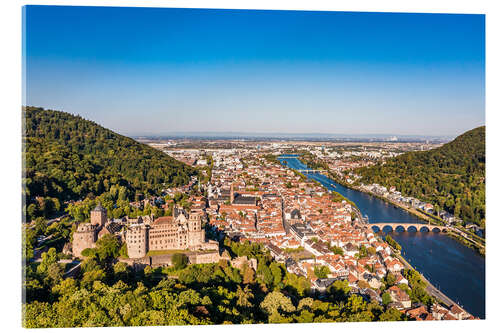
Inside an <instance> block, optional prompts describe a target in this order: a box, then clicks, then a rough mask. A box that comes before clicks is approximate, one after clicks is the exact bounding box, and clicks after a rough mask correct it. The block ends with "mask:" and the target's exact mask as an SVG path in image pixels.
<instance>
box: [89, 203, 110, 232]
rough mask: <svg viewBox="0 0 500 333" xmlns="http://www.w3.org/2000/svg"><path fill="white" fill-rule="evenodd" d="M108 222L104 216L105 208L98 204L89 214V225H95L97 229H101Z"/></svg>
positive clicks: (105, 215)
mask: <svg viewBox="0 0 500 333" xmlns="http://www.w3.org/2000/svg"><path fill="white" fill-rule="evenodd" d="M107 221H108V217H107V214H106V208H104V207H103V206H101V204H98V205H97V206H96V207H95V208H94V209H93V210H92V211H91V212H90V224H92V225H96V226H98V227H103V226H104V225H105V224H106V222H107Z"/></svg>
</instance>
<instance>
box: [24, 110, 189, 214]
mask: <svg viewBox="0 0 500 333" xmlns="http://www.w3.org/2000/svg"><path fill="white" fill-rule="evenodd" d="M24 112H25V130H26V132H25V136H24V137H23V140H24V144H25V153H24V157H25V174H24V175H23V184H25V186H23V187H24V188H23V190H24V194H25V198H26V204H25V205H24V209H25V211H26V214H27V216H26V217H27V220H28V221H29V220H31V219H32V218H34V217H37V216H46V217H47V216H50V214H52V213H53V212H55V211H59V210H61V208H63V205H64V202H65V201H68V200H78V199H83V198H85V197H86V196H87V195H89V194H93V195H100V194H101V193H104V192H106V191H109V189H110V187H111V186H112V185H115V184H116V185H120V186H124V187H126V188H127V189H128V191H127V196H128V197H129V199H131V200H134V199H135V197H136V195H138V194H139V193H141V194H144V195H146V196H147V195H148V194H150V195H151V194H159V193H160V191H161V190H162V189H163V188H165V187H170V186H178V185H183V184H186V183H187V182H188V181H189V176H190V175H193V174H195V170H194V169H193V168H191V167H189V166H187V165H185V164H183V163H181V162H178V161H176V160H175V159H173V158H171V157H169V156H168V155H166V154H164V153H162V152H160V151H158V150H156V149H154V148H151V147H149V146H147V145H144V144H141V143H138V142H136V141H134V140H132V139H130V138H127V137H125V136H122V135H119V134H116V133H114V132H112V131H110V130H108V129H106V128H103V127H102V126H99V125H97V124H96V123H94V122H92V121H88V120H85V119H83V118H81V117H79V116H74V115H71V114H69V113H65V112H60V111H52V110H44V109H42V108H35V107H26V108H24Z"/></svg>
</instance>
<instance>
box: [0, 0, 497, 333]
mask: <svg viewBox="0 0 500 333" xmlns="http://www.w3.org/2000/svg"><path fill="white" fill-rule="evenodd" d="M497 3H498V1H494V0H492V1H482V0H469V1H460V0H454V1H453V0H450V1H448V0H447V1H444V0H413V1H401V0H400V1H398V0H376V1H374V0H371V1H370V0H364V1H361V0H351V1H332V0H330V1H327V0H321V1H320V0H288V1H283V0H265V1H262V0H254V1H239V0H233V1H222V0H219V1H217V0H205V1H203V0H196V1H195V0H191V1H183V0H177V1H159V0H149V1H148V0H143V1H131V0H129V1H126V0H122V1H118V0H114V1H113V0H101V1H96V0H93V1H92V0H90V1H70V0H66V1H36V0H33V1H17V0H7V1H5V0H4V1H2V2H1V10H0V24H1V29H0V31H1V38H0V45H1V46H0V57H1V61H0V82H1V87H0V88H1V89H0V126H1V127H0V134H1V140H2V141H1V150H0V177H1V178H0V208H1V210H0V224H1V226H2V229H1V233H0V239H1V241H0V246H1V248H0V250H1V252H0V254H1V255H0V260H1V267H2V270H1V273H0V278H1V284H0V286H1V287H2V291H1V293H0V297H1V298H0V307H1V309H0V318H1V321H0V330H1V331H3V332H10V331H17V330H22V328H21V251H20V250H21V246H20V242H21V224H20V221H21V128H22V127H21V105H22V71H21V69H22V66H21V65H22V63H21V32H22V30H21V24H22V20H21V7H22V6H23V5H25V4H40V5H94V6H143V7H186V8H234V9H243V8H245V9H295V10H301V9H303V10H332V11H378V12H416V13H419V12H420V13H473V14H486V124H487V127H486V138H487V139H486V144H487V153H486V154H487V168H486V175H487V176H486V178H487V182H486V191H487V194H486V208H487V214H486V215H487V216H486V221H487V225H488V230H487V241H486V244H487V251H486V252H487V256H486V261H487V264H486V318H487V319H486V320H481V321H462V322H458V321H445V322H419V323H416V322H412V323H334V324H286V325H283V324H281V325H237V326H234V325H226V326H208V327H206V326H203V327H201V326H198V327H197V326H182V327H172V326H171V327H148V328H106V329H105V330H106V331H115V332H116V331H118V330H124V329H126V330H127V331H143V330H145V329H147V330H148V331H156V332H159V331H165V330H169V331H174V332H199V331H200V330H203V331H204V332H208V333H212V332H223V333H225V332H234V331H235V330H238V332H243V331H244V332H253V331H255V330H259V331H274V330H280V331H281V330H283V331H284V330H286V331H295V332H300V331H304V330H314V331H315V332H318V331H321V332H331V331H342V332H344V331H349V332H350V331H365V332H378V331H383V332H388V331H395V332H401V331H404V332H413V331H415V332H416V331H419V332H421V331H423V330H425V331H441V332H443V331H445V332H448V331H456V332H461V331H464V332H465V331H467V332H489V331H499V328H498V327H499V326H500V325H499V324H500V320H499V317H500V312H499V311H498V308H499V307H498V305H497V302H499V301H500V298H499V296H500V294H499V292H498V290H499V288H498V285H499V283H498V282H499V276H500V275H499V273H500V270H499V269H498V266H499V265H500V260H498V259H499V258H500V256H499V251H498V250H499V243H500V227H499V224H500V219H499V213H498V207H497V206H496V205H497V204H498V203H499V192H498V190H497V189H498V188H499V185H500V183H499V181H498V179H499V176H498V170H500V168H499V167H500V164H499V163H498V162H499V154H500V149H499V144H500V127H499V116H498V112H500V110H499V94H500V82H499V59H500V52H499V43H500V36H499V32H500V29H499V26H500V12H499V10H498V8H497ZM450 278H453V277H450ZM495 327H496V328H495ZM89 330H90V331H97V330H98V329H87V330H86V331H85V332H87V331H89ZM58 331H61V330H58Z"/></svg>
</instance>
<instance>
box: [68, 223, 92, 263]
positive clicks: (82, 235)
mask: <svg viewBox="0 0 500 333" xmlns="http://www.w3.org/2000/svg"><path fill="white" fill-rule="evenodd" d="M96 241H97V226H95V225H92V224H90V223H80V224H79V225H78V227H77V229H76V230H75V232H74V234H73V243H72V252H73V255H74V256H75V257H81V256H82V251H83V250H85V249H87V248H94V247H95V243H96Z"/></svg>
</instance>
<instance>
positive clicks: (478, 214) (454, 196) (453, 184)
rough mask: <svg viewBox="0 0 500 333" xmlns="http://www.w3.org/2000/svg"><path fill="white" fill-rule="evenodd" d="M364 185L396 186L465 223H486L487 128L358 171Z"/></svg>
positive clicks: (406, 193)
mask: <svg viewBox="0 0 500 333" xmlns="http://www.w3.org/2000/svg"><path fill="white" fill-rule="evenodd" d="M355 173H357V174H358V175H360V176H361V177H362V178H361V179H360V182H362V183H364V184H372V183H378V184H381V185H384V186H387V187H389V186H395V187H396V189H397V190H398V191H401V193H402V194H403V195H405V196H412V197H415V198H418V199H421V200H424V201H426V202H430V203H432V204H434V205H435V209H437V210H441V209H444V210H446V211H448V212H450V213H451V214H454V215H455V216H457V217H460V218H461V219H462V220H464V222H466V223H467V222H474V223H476V224H478V225H480V226H481V227H484V226H485V127H484V126H482V127H478V128H475V129H473V130H471V131H468V132H466V133H464V134H462V135H460V136H458V137H457V138H456V139H455V140H453V141H451V142H449V143H447V144H445V145H443V146H441V147H439V148H436V149H432V150H429V151H418V152H409V153H405V154H402V155H399V156H397V157H394V158H391V159H388V160H386V161H385V163H383V164H381V165H376V166H371V167H364V168H359V169H356V170H355Z"/></svg>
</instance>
